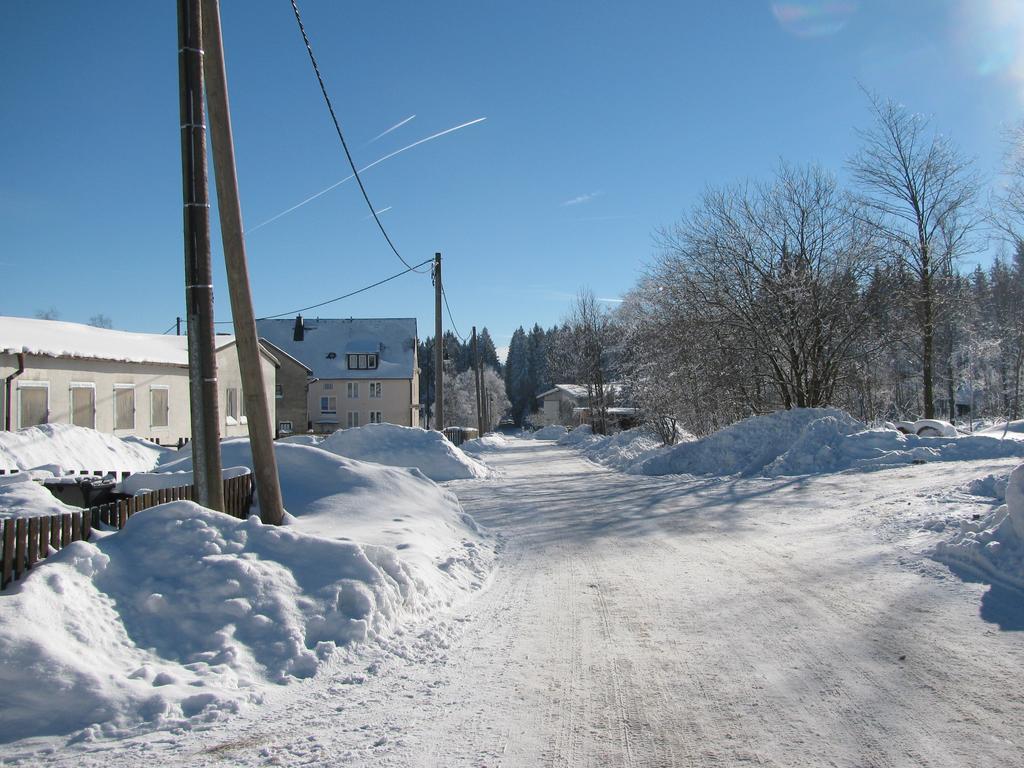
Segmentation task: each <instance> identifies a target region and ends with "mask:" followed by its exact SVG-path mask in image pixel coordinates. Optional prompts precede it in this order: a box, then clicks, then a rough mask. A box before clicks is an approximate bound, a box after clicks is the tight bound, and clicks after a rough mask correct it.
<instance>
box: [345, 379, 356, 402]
mask: <svg viewBox="0 0 1024 768" xmlns="http://www.w3.org/2000/svg"><path fill="white" fill-rule="evenodd" d="M345 388H346V389H347V390H348V397H349V399H350V400H354V399H356V398H358V397H359V382H358V381H350V382H348V383H347V384H346V385H345Z"/></svg>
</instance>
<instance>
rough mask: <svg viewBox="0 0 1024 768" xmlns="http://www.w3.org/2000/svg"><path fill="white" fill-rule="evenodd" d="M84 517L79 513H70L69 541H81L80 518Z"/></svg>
mask: <svg viewBox="0 0 1024 768" xmlns="http://www.w3.org/2000/svg"><path fill="white" fill-rule="evenodd" d="M83 517H84V515H83V514H82V513H81V512H72V513H71V540H72V541H81V540H82V518H83Z"/></svg>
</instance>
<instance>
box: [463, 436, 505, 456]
mask: <svg viewBox="0 0 1024 768" xmlns="http://www.w3.org/2000/svg"><path fill="white" fill-rule="evenodd" d="M459 447H460V448H461V449H462V451H463V453H484V452H486V451H500V450H502V449H503V448H508V440H507V439H505V437H504V436H503V435H499V434H498V433H497V432H489V433H487V434H486V435H484V436H483V437H477V438H474V439H473V440H467V441H466V442H464V443H463V444H462V445H460V446H459Z"/></svg>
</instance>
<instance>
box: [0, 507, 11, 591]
mask: <svg viewBox="0 0 1024 768" xmlns="http://www.w3.org/2000/svg"><path fill="white" fill-rule="evenodd" d="M13 573H14V520H4V554H3V573H2V574H0V589H3V588H4V587H6V586H7V585H8V584H10V583H11V577H12V575H13Z"/></svg>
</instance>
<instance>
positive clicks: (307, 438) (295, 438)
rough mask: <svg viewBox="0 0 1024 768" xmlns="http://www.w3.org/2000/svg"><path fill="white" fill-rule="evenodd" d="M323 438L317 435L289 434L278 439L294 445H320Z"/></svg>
mask: <svg viewBox="0 0 1024 768" xmlns="http://www.w3.org/2000/svg"><path fill="white" fill-rule="evenodd" d="M322 440H323V438H320V437H316V436H315V435H289V436H288V437H282V438H281V439H280V440H278V442H279V443H292V444H294V445H320V443H321V441H322Z"/></svg>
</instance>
